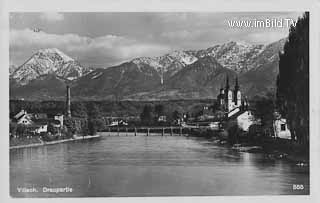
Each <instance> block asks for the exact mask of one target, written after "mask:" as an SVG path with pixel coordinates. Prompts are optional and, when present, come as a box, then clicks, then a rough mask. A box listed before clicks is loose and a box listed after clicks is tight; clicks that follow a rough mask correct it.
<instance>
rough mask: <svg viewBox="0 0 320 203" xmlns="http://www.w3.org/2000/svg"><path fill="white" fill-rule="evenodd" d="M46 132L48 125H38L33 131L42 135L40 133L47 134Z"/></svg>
mask: <svg viewBox="0 0 320 203" xmlns="http://www.w3.org/2000/svg"><path fill="white" fill-rule="evenodd" d="M47 131H48V125H47V124H45V125H39V126H37V128H36V129H35V130H34V132H35V133H42V132H47Z"/></svg>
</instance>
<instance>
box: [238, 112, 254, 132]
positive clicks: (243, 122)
mask: <svg viewBox="0 0 320 203" xmlns="http://www.w3.org/2000/svg"><path fill="white" fill-rule="evenodd" d="M236 121H237V124H238V126H239V128H241V129H242V130H243V131H246V132H248V131H249V127H250V126H251V125H252V124H255V122H256V121H255V118H254V116H253V115H252V112H251V111H244V112H242V113H240V114H239V115H237V117H236Z"/></svg>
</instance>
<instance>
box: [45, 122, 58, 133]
mask: <svg viewBox="0 0 320 203" xmlns="http://www.w3.org/2000/svg"><path fill="white" fill-rule="evenodd" d="M47 130H48V132H50V133H51V134H53V135H55V134H57V133H58V132H59V130H58V129H57V128H56V127H55V126H54V125H53V124H52V123H49V125H48V129H47Z"/></svg>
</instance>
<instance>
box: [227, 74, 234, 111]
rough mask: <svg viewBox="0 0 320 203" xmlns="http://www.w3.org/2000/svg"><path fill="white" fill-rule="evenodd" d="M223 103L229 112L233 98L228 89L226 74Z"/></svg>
mask: <svg viewBox="0 0 320 203" xmlns="http://www.w3.org/2000/svg"><path fill="white" fill-rule="evenodd" d="M225 95H226V97H225V103H226V110H227V111H228V112H229V111H230V110H231V109H232V99H233V95H232V91H231V90H230V86H229V76H228V75H227V78H226V91H225Z"/></svg>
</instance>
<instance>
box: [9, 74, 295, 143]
mask: <svg viewBox="0 0 320 203" xmlns="http://www.w3.org/2000/svg"><path fill="white" fill-rule="evenodd" d="M221 85H222V87H221V89H220V92H219V95H217V98H216V100H215V102H214V104H212V105H204V106H203V107H202V110H201V111H200V113H199V114H198V115H197V116H193V117H192V116H190V115H189V114H188V112H186V113H180V114H179V113H177V112H173V114H174V116H173V118H171V120H170V121H169V119H168V117H167V115H165V114H164V113H163V110H160V111H158V113H156V114H154V115H152V116H151V115H148V113H150V112H148V111H152V110H150V109H149V110H148V108H146V107H145V108H144V110H143V112H142V113H141V115H140V116H139V115H137V116H136V117H134V118H132V117H104V118H102V119H101V118H97V119H99V122H94V124H91V125H90V123H88V119H87V120H85V121H84V119H78V118H76V117H73V116H72V112H71V94H70V87H69V86H67V90H66V109H65V112H59V113H57V114H55V115H52V114H50V115H48V114H47V113H46V112H32V113H30V112H27V111H26V110H25V109H20V111H19V112H18V113H17V114H15V115H13V117H12V118H10V137H11V138H14V139H18V138H23V139H32V138H34V137H37V139H38V140H39V138H40V140H41V138H42V137H48V136H49V137H50V136H55V137H56V138H55V139H62V138H59V137H64V138H65V137H66V134H68V135H69V136H68V137H72V136H73V135H72V134H80V132H81V133H82V134H83V133H85V134H95V133H96V132H97V131H105V130H106V129H109V130H110V128H119V127H120V128H121V129H122V128H124V127H126V128H129V127H132V126H134V127H141V126H144V125H146V123H144V122H143V120H147V121H149V120H152V119H154V120H155V122H152V123H151V124H150V123H149V125H152V126H180V127H182V128H193V129H196V128H199V129H208V130H212V131H215V132H219V131H223V130H227V129H226V128H228V127H227V124H228V123H230V122H233V123H236V125H237V126H238V128H239V129H240V130H241V131H242V135H246V134H248V133H249V131H250V127H252V126H259V125H261V119H260V118H256V117H255V115H254V112H253V111H254V109H253V108H252V107H251V106H250V103H249V101H248V98H247V97H245V96H244V95H242V92H241V87H240V84H239V82H238V78H235V83H234V87H233V88H231V87H230V82H229V77H228V76H227V75H226V78H225V84H221ZM156 108H157V107H156ZM162 108H163V107H162ZM175 113H176V114H175ZM70 120H73V121H75V122H74V123H73V125H74V127H72V126H71V124H70V123H72V122H70ZM83 122H84V124H83ZM97 123H98V124H97ZM99 123H100V124H99ZM75 126H78V130H72V129H73V128H75V129H76V128H77V127H75ZM79 126H80V127H79ZM83 126H85V127H83ZM90 126H91V128H94V129H93V130H91V131H89V130H88V129H89V128H90ZM99 126H100V127H99ZM88 127H89V128H88ZM84 128H85V130H84ZM79 129H80V130H79ZM272 131H273V132H271V133H270V132H269V133H268V135H269V136H272V137H274V138H281V139H291V133H290V130H289V128H288V125H287V123H286V119H285V118H282V117H281V115H280V114H279V113H277V112H274V113H273V122H272ZM255 133H263V132H261V131H260V132H258V131H257V132H255ZM264 134H265V133H264ZM49 140H50V139H49Z"/></svg>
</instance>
